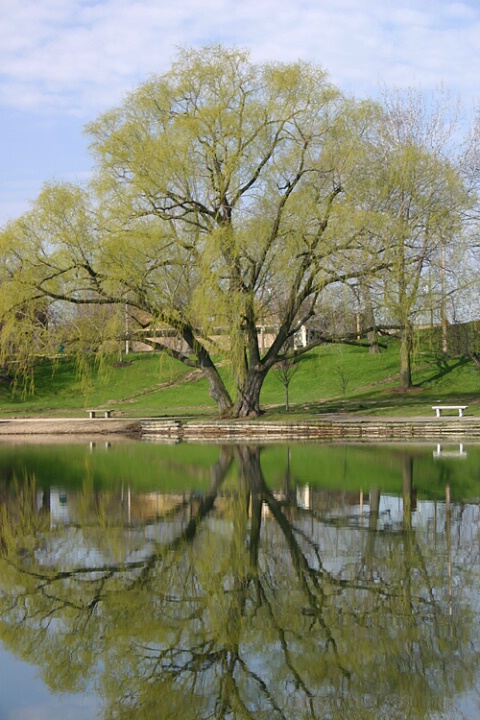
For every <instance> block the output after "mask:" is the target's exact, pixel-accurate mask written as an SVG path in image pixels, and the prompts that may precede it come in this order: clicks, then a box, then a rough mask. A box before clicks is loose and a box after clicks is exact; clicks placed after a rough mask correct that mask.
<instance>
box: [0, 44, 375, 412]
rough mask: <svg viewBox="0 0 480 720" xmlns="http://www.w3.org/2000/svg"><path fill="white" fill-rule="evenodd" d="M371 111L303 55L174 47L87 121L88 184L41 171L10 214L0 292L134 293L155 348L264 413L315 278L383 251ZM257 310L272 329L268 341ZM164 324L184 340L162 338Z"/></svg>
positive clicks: (226, 397)
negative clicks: (269, 378)
mask: <svg viewBox="0 0 480 720" xmlns="http://www.w3.org/2000/svg"><path fill="white" fill-rule="evenodd" d="M372 112H373V106H372V105H371V104H369V103H357V102H355V101H353V100H351V99H347V98H344V97H343V96H342V95H341V94H340V92H339V91H338V90H337V89H336V88H335V87H334V86H333V85H331V84H330V83H329V82H328V80H327V76H326V73H325V72H324V71H323V70H322V69H320V68H318V67H315V66H312V65H309V64H307V63H303V62H298V63H296V64H292V65H283V64H263V65H254V64H252V63H251V62H250V60H249V57H248V54H247V53H245V52H242V51H239V50H229V49H224V48H222V47H219V46H212V47H207V48H204V49H202V50H184V51H182V52H180V54H179V56H178V58H177V60H176V62H174V63H173V65H172V67H171V69H170V71H168V72H167V73H165V74H164V75H162V76H159V77H154V78H152V79H151V80H149V81H148V82H146V83H144V84H142V85H141V86H140V87H138V88H137V89H136V90H135V91H134V92H133V93H131V94H130V95H129V96H128V97H127V98H126V99H125V101H124V103H123V104H122V105H121V106H120V107H118V108H115V109H113V110H111V111H110V112H107V113H105V114H104V115H102V116H101V117H99V119H98V120H97V121H95V122H92V123H90V125H89V126H88V127H87V132H88V133H89V134H90V136H91V138H92V142H91V149H92V152H93V155H94V158H95V160H96V172H95V175H94V178H93V181H92V183H91V185H90V186H89V187H88V188H87V189H82V188H79V187H76V186H72V185H68V184H60V185H51V186H47V187H46V188H45V189H44V191H43V192H42V194H41V195H40V196H39V198H38V200H37V202H36V204H35V206H34V208H33V210H32V211H31V212H30V213H27V214H26V215H25V216H24V217H22V218H21V219H20V220H18V221H17V222H14V223H12V224H11V225H10V226H9V227H7V228H6V230H5V232H4V234H3V246H4V247H3V253H2V256H5V254H6V256H7V260H6V261H5V266H4V272H6V273H7V276H8V278H9V283H8V286H9V287H8V291H7V288H6V289H5V292H3V288H2V294H3V300H2V299H0V305H2V306H3V310H4V312H8V311H10V310H11V308H12V305H14V303H12V298H14V297H15V290H14V288H16V287H21V289H22V294H23V295H25V296H26V297H29V298H31V299H34V298H37V297H41V298H43V297H46V298H49V299H50V300H53V301H56V302H59V303H64V302H67V303H74V304H77V305H78V304H97V305H101V304H104V305H121V306H122V307H123V306H124V305H125V303H128V308H129V309H130V310H131V313H132V317H131V322H129V328H130V332H131V334H132V335H133V334H134V331H135V324H136V327H137V329H138V328H140V327H142V326H143V328H148V329H149V330H150V340H149V342H150V344H151V345H152V346H153V347H155V348H157V349H159V350H161V351H163V352H166V353H168V354H169V355H171V356H173V357H175V358H176V359H178V360H179V361H181V362H183V363H185V364H186V365H188V366H192V367H195V368H199V369H201V370H202V372H203V374H204V375H205V377H206V378H207V379H208V382H209V392H210V395H211V396H212V397H213V398H214V399H215V401H216V403H217V405H218V408H219V411H220V413H221V414H222V415H230V416H249V415H256V414H258V413H259V412H260V392H261V388H262V385H263V382H264V379H265V377H266V375H267V373H268V372H269V371H270V370H271V369H272V368H273V367H274V366H275V365H276V364H277V363H278V362H279V361H281V360H282V359H283V352H282V348H283V347H284V346H285V344H286V343H288V341H289V339H290V338H292V337H293V335H294V334H295V332H297V330H298V329H299V327H300V326H301V325H302V324H303V323H304V322H305V321H306V320H308V318H309V317H311V316H313V315H314V313H315V308H316V303H317V300H318V298H319V296H320V294H321V293H322V291H323V290H324V289H325V288H327V287H328V286H330V285H332V284H334V283H337V282H346V281H347V280H348V279H349V278H352V277H353V278H354V277H357V276H358V274H359V272H360V273H367V274H369V275H371V274H372V273H373V272H374V268H375V267H377V266H378V257H377V256H376V255H375V254H374V253H370V252H369V250H368V247H367V246H363V245H362V237H364V235H363V234H362V233H363V231H364V228H365V222H366V217H365V215H364V214H362V213H360V214H359V213H358V212H357V207H356V206H355V203H354V202H353V197H354V188H353V187H352V186H351V183H350V178H351V175H352V168H353V167H355V165H356V163H357V162H359V155H360V148H361V147H362V138H363V135H364V133H365V128H366V127H368V124H369V118H370V116H371V114H372ZM360 256H361V258H362V260H361V264H360V268H361V270H360V271H359V263H358V259H359V257H360ZM12 258H13V260H12ZM265 318H267V319H270V320H271V321H272V323H273V324H274V326H275V333H274V339H273V342H272V344H271V347H269V348H267V349H265V350H262V348H261V347H260V346H259V340H258V335H257V326H258V325H259V324H264V320H265ZM260 321H262V322H260ZM164 329H168V330H169V332H172V331H174V332H175V333H176V334H177V336H178V338H180V339H181V340H182V343H183V346H184V347H185V348H188V350H187V351H186V352H183V351H181V350H178V349H174V348H172V344H171V343H170V344H169V343H166V342H164V341H163V340H162V332H163V330H164ZM219 335H220V337H221V338H222V341H223V342H222V343H220V344H219V343H218V336H219ZM143 337H144V336H143ZM220 346H221V348H222V352H223V353H225V352H226V353H227V355H228V359H229V360H230V362H231V368H232V374H233V394H231V392H230V391H229V389H228V387H227V384H226V382H225V380H224V378H223V377H222V375H221V374H220V372H219V369H218V365H217V364H216V360H215V357H216V353H218V350H219V347H220ZM308 349H309V347H306V348H299V349H297V350H296V351H295V352H294V353H293V354H292V355H293V356H294V357H298V355H300V354H301V353H304V352H306V351H307V350H308Z"/></svg>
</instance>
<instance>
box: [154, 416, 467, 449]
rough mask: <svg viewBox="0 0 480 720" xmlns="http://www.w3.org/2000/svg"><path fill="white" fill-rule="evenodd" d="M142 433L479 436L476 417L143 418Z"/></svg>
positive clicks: (208, 437) (194, 436)
mask: <svg viewBox="0 0 480 720" xmlns="http://www.w3.org/2000/svg"><path fill="white" fill-rule="evenodd" d="M141 433H142V437H143V438H144V439H146V440H148V439H150V440H157V441H158V440H164V441H166V442H180V441H186V442H214V443H225V442H233V443H236V442H261V443H264V442H279V443H280V442H285V441H293V442H320V441H331V440H341V439H345V440H365V441H376V440H433V441H436V440H442V439H446V438H449V439H451V440H462V441H463V440H465V438H470V439H477V440H480V418H448V417H445V418H439V419H428V418H412V419H406V418H402V419H390V418H354V417H349V418H338V417H336V418H335V419H331V418H330V419H325V420H323V419H322V420H316V421H311V422H292V423H279V422H278V423H277V422H262V421H249V422H245V421H243V422H242V421H236V422H235V421H230V422H229V421H220V420H219V421H202V422H200V421H198V422H197V421H190V422H183V421H180V420H142V421H141Z"/></svg>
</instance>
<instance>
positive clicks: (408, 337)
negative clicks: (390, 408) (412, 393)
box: [400, 327, 413, 390]
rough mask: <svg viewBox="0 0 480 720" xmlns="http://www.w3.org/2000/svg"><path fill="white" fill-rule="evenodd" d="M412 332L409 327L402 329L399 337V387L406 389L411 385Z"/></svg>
mask: <svg viewBox="0 0 480 720" xmlns="http://www.w3.org/2000/svg"><path fill="white" fill-rule="evenodd" d="M411 353H412V334H411V329H410V328H409V327H405V328H404V329H403V330H402V337H401V338H400V389H401V390H408V388H411V387H412V384H413V383H412V367H411Z"/></svg>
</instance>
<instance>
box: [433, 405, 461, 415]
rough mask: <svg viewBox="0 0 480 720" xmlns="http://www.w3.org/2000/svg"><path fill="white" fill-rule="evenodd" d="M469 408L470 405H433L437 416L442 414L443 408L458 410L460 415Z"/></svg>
mask: <svg viewBox="0 0 480 720" xmlns="http://www.w3.org/2000/svg"><path fill="white" fill-rule="evenodd" d="M467 408H468V405H432V410H435V412H436V414H437V417H441V416H442V410H458V417H463V411H464V410H466V409H467Z"/></svg>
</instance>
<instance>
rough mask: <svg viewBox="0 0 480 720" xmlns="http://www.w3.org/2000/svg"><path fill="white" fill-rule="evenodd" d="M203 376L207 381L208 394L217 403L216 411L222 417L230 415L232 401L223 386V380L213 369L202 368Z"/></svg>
mask: <svg viewBox="0 0 480 720" xmlns="http://www.w3.org/2000/svg"><path fill="white" fill-rule="evenodd" d="M202 369H203V374H204V375H205V377H206V378H207V380H208V384H209V386H210V387H209V390H208V394H209V395H210V397H211V398H213V400H215V402H216V403H217V407H218V411H219V413H220V415H221V416H222V417H224V416H227V415H230V414H231V411H232V405H233V403H232V399H231V397H230V395H229V393H228V391H227V389H226V387H225V385H224V384H223V380H222V379H221V377H220V375H219V374H218V372H217V370H216V369H215V368H210V367H207V368H206V367H203V368H202Z"/></svg>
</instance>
